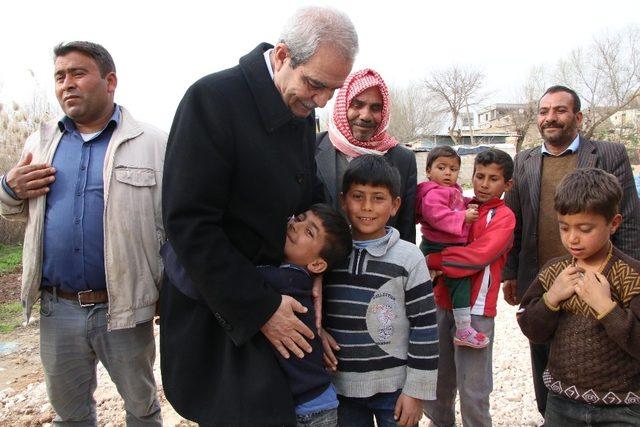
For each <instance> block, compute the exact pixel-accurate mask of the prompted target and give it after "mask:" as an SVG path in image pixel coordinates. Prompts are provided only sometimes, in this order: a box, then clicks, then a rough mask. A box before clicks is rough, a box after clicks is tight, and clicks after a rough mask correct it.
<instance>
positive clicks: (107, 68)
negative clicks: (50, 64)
mask: <svg viewBox="0 0 640 427" xmlns="http://www.w3.org/2000/svg"><path fill="white" fill-rule="evenodd" d="M70 52H80V53H82V54H84V55H87V56H90V57H91V58H93V60H94V61H96V64H98V69H99V70H100V77H102V78H104V77H105V76H106V75H107V74H109V73H115V72H116V64H115V63H114V62H113V58H112V57H111V54H110V53H109V52H108V51H107V49H105V48H104V47H102V46H101V45H99V44H98V43H92V42H86V41H74V42H68V43H60V44H59V45H57V46H56V47H54V48H53V60H54V61H55V60H56V58H58V57H59V56H65V55H67V54H68V53H70Z"/></svg>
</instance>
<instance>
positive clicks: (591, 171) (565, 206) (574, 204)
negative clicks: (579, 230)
mask: <svg viewBox="0 0 640 427" xmlns="http://www.w3.org/2000/svg"><path fill="white" fill-rule="evenodd" d="M620 199H622V187H621V186H620V183H619V182H618V179H617V178H616V177H615V176H614V175H611V174H610V173H608V172H605V171H603V170H602V169H597V168H585V169H576V170H574V171H573V172H571V173H570V174H568V175H567V176H565V177H564V178H563V179H562V181H560V184H558V187H557V188H556V194H555V197H554V199H553V207H554V208H555V210H556V212H558V213H559V214H560V215H574V214H578V213H582V212H588V213H591V214H596V215H602V216H604V217H605V218H606V220H607V222H608V221H611V220H612V219H613V217H614V216H615V215H616V214H617V213H618V206H619V204H620Z"/></svg>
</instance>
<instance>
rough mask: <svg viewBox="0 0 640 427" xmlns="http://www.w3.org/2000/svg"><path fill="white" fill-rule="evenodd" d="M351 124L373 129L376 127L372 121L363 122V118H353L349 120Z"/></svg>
mask: <svg viewBox="0 0 640 427" xmlns="http://www.w3.org/2000/svg"><path fill="white" fill-rule="evenodd" d="M351 123H352V124H353V125H355V126H359V127H362V128H370V129H373V128H375V127H376V123H374V122H365V121H363V120H354V121H353V122H351Z"/></svg>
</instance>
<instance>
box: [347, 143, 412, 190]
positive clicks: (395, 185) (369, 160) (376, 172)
mask: <svg viewBox="0 0 640 427" xmlns="http://www.w3.org/2000/svg"><path fill="white" fill-rule="evenodd" d="M353 184H360V185H373V186H376V187H386V188H387V189H388V190H389V192H390V193H391V197H393V198H396V197H400V172H398V168H396V167H395V166H392V165H391V164H390V163H389V162H387V160H386V159H385V158H384V157H382V156H376V155H374V154H365V155H363V156H360V157H356V158H355V159H353V160H352V161H351V163H349V167H348V168H347V171H346V172H345V173H344V177H343V178H342V194H347V192H348V191H349V189H350V188H351V186H352V185H353Z"/></svg>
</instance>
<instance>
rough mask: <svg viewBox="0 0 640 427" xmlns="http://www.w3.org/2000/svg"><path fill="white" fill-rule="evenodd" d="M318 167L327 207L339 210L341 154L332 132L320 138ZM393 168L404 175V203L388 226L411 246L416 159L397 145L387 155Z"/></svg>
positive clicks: (405, 149)
mask: <svg viewBox="0 0 640 427" xmlns="http://www.w3.org/2000/svg"><path fill="white" fill-rule="evenodd" d="M316 144H317V148H316V166H317V168H318V180H319V182H320V183H321V185H322V187H321V188H322V192H323V194H322V197H323V199H324V200H325V201H326V203H329V204H331V205H332V206H333V207H335V208H336V209H339V208H340V200H339V196H340V195H339V194H338V193H337V191H336V188H337V186H336V180H337V179H338V177H337V173H336V156H337V155H338V154H337V151H336V149H335V148H334V147H333V144H331V140H330V139H329V133H328V132H322V133H319V134H318V135H317V136H316ZM384 158H385V159H387V161H388V162H389V163H391V165H392V166H395V167H396V168H397V169H398V171H399V172H400V198H401V199H402V202H401V204H400V209H399V210H398V213H397V214H396V216H393V217H391V218H389V222H388V223H387V225H390V226H392V227H395V228H396V229H397V230H398V231H399V232H400V238H401V239H402V240H406V241H407V242H411V243H415V242H416V187H417V168H416V155H415V154H413V151H411V150H409V149H408V148H405V147H403V146H401V145H396V146H395V147H393V148H391V149H390V150H389V151H387V152H386V153H385V155H384Z"/></svg>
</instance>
